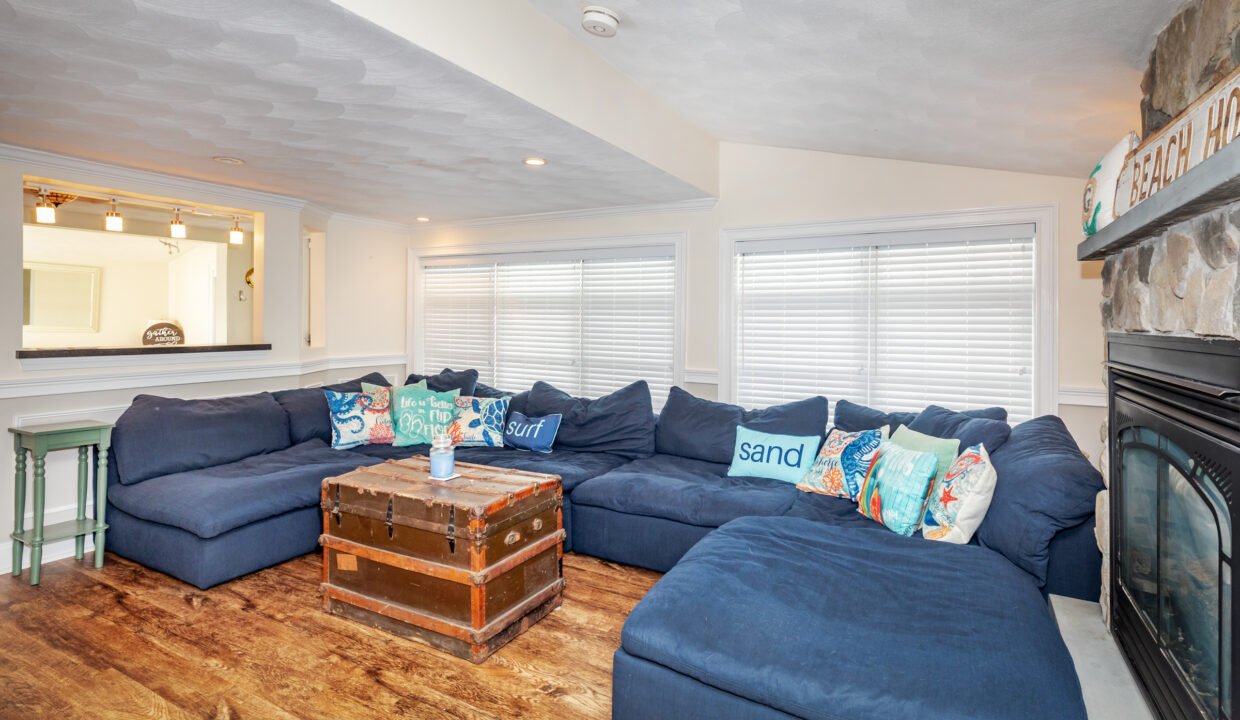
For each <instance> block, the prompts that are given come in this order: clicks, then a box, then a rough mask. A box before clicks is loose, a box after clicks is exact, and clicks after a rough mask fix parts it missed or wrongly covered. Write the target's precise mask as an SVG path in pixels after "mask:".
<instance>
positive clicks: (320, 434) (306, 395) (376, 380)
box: [271, 372, 391, 445]
mask: <svg viewBox="0 0 1240 720" xmlns="http://www.w3.org/2000/svg"><path fill="white" fill-rule="evenodd" d="M362 383H370V384H371V385H383V386H384V387H387V386H389V385H391V383H390V382H388V381H387V378H385V377H383V375H382V374H381V373H377V372H372V373H370V374H369V375H365V376H363V377H360V378H358V379H356V380H349V381H348V382H342V383H336V384H335V385H324V386H322V387H313V388H294V389H292V390H278V391H276V392H274V393H272V394H271V396H272V397H274V398H275V400H276V402H278V403H280V407H282V408H284V411H285V412H287V413H288V430H289V441H290V443H291V444H293V445H298V444H300V443H304V442H305V441H307V440H313V439H315V438H318V439H319V440H322V441H323V442H331V439H332V424H331V420H330V418H329V417H328V411H327V398H326V397H325V396H324V395H323V391H324V390H331V391H333V392H342V393H355V392H361V391H362Z"/></svg>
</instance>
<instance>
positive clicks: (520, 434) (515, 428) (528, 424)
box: [504, 412, 561, 453]
mask: <svg viewBox="0 0 1240 720" xmlns="http://www.w3.org/2000/svg"><path fill="white" fill-rule="evenodd" d="M560 420H561V417H560V416H559V415H548V416H546V417H535V418H532V417H526V416H524V415H522V414H521V413H519V412H510V413H508V423H507V424H506V425H505V426H504V445H507V446H508V447H515V448H517V449H518V450H532V451H533V452H540V453H549V452H551V446H552V445H554V444H555V434H556V431H557V430H559V429H560Z"/></svg>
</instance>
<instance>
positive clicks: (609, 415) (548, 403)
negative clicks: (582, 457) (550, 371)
mask: <svg viewBox="0 0 1240 720" xmlns="http://www.w3.org/2000/svg"><path fill="white" fill-rule="evenodd" d="M519 412H522V414H524V415H527V416H531V417H542V416H546V415H560V416H561V417H562V419H561V421H560V430H559V433H558V434H557V435H556V438H555V445H556V447H560V448H564V449H566V450H578V451H585V452H605V453H612V454H613V455H619V456H621V457H627V458H641V457H649V456H651V455H653V454H654V409H653V407H652V405H651V404H650V386H649V385H647V384H646V381H645V380H638V381H637V382H635V383H633V384H631V385H627V386H625V387H622V388H620V389H619V390H617V391H615V392H614V393H612V394H610V395H604V396H603V397H600V398H594V399H590V398H575V397H573V396H571V395H569V394H568V393H566V392H563V391H562V390H557V389H556V388H555V387H554V386H552V385H549V384H547V383H545V382H542V381H539V382H536V383H534V387H533V388H531V389H530V394H529V396H528V397H527V398H526V400H525V406H524V408H522V409H521V410H520V411H519Z"/></svg>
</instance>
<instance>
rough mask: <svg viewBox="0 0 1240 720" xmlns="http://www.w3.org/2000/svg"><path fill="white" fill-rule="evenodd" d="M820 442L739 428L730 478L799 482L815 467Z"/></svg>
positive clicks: (819, 440) (729, 472) (797, 436)
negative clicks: (757, 478)
mask: <svg viewBox="0 0 1240 720" xmlns="http://www.w3.org/2000/svg"><path fill="white" fill-rule="evenodd" d="M820 442H822V438H821V437H820V436H818V435H803V436H799V435H777V434H774V433H765V432H761V431H758V430H751V429H749V428H747V427H745V426H744V425H739V426H737V428H736V449H735V450H734V451H733V455H732V464H731V465H730V466H729V467H728V476H729V477H759V478H768V479H770V480H782V481H784V482H787V483H797V482H800V480H801V478H803V477H805V473H806V472H808V471H809V469H810V467H811V466H812V465H813V464H814V458H815V455H816V454H817V452H818V444H819V443H820Z"/></svg>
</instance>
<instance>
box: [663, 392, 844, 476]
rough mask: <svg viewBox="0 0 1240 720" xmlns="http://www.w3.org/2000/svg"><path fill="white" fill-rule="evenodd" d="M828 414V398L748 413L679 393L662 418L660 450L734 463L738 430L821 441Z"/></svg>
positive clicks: (670, 396) (670, 397)
mask: <svg viewBox="0 0 1240 720" xmlns="http://www.w3.org/2000/svg"><path fill="white" fill-rule="evenodd" d="M827 410H828V408H827V399H826V398H824V397H811V398H806V399H804V400H798V401H796V402H790V403H786V404H783V405H773V406H771V407H767V408H760V409H757V410H746V409H744V408H742V407H741V406H739V405H729V404H728V403H721V402H715V401H713V400H705V399H703V398H699V397H695V396H694V395H692V394H691V393H689V392H687V391H685V390H682V389H680V388H678V387H673V388H672V389H671V391H669V392H668V394H667V403H666V404H665V405H664V406H663V411H662V412H661V413H659V423H658V426H657V427H656V428H655V448H656V449H657V450H658V452H659V453H661V454H663V455H679V456H680V457H686V458H692V459H694V460H705V461H707V462H714V463H728V462H731V461H732V456H733V454H734V453H735V451H736V447H735V445H736V427H737V426H738V425H744V426H745V427H747V428H749V429H751V430H758V431H761V432H767V433H776V434H779V435H817V436H818V437H819V438H820V439H821V438H822V435H823V433H824V432H825V431H826V429H827Z"/></svg>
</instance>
